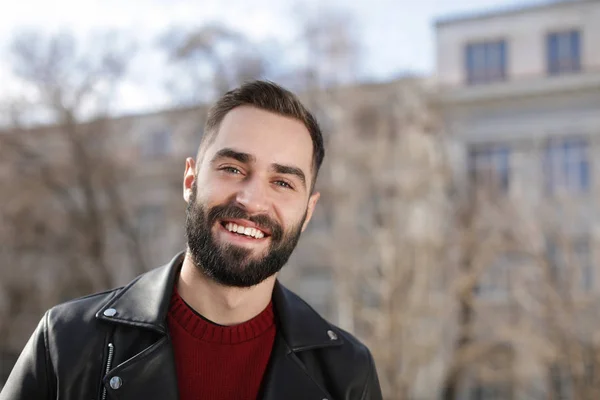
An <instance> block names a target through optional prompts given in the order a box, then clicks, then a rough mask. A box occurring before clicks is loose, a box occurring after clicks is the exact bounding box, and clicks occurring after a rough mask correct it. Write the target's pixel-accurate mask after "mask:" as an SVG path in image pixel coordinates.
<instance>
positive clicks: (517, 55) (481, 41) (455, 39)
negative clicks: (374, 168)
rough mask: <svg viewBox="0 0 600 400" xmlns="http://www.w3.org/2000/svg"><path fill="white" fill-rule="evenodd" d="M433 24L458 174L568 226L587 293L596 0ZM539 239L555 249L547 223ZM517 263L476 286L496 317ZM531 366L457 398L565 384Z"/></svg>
mask: <svg viewBox="0 0 600 400" xmlns="http://www.w3.org/2000/svg"><path fill="white" fill-rule="evenodd" d="M435 27H436V41H437V80H438V83H439V85H440V96H441V98H440V100H441V104H442V110H443V115H444V120H445V122H446V126H447V129H448V131H449V133H450V135H451V137H452V138H453V139H454V141H455V142H456V143H458V144H459V146H458V147H457V148H458V149H459V153H460V154H457V156H458V159H461V160H462V163H461V164H460V165H462V166H464V167H465V168H461V169H460V174H462V178H463V179H464V180H465V181H470V182H475V183H485V184H488V185H492V186H493V187H494V189H496V193H497V195H498V196H506V197H508V198H509V199H512V200H514V201H515V202H516V203H517V204H518V205H519V207H520V208H522V209H524V210H527V211H526V212H525V214H527V213H529V212H530V214H531V215H532V216H533V215H536V218H539V216H540V215H542V213H545V214H543V215H545V216H546V217H547V218H548V219H549V220H550V221H547V222H548V223H547V225H548V226H555V227H557V230H558V229H560V230H561V231H566V232H568V235H569V236H570V237H571V238H572V239H573V242H574V243H575V244H574V252H575V254H576V256H577V257H578V258H579V259H580V260H581V262H580V263H579V266H580V268H581V271H579V272H580V273H579V275H578V276H579V278H578V279H577V280H576V286H577V287H576V288H575V290H576V292H577V293H579V294H580V295H582V296H585V295H586V294H589V293H593V292H596V293H597V291H598V290H599V288H600V286H599V285H600V280H599V279H600V270H599V269H598V267H597V266H598V264H597V263H595V262H594V261H593V260H594V259H597V256H598V254H595V252H594V248H595V247H597V237H595V235H594V232H595V231H597V229H598V227H599V223H600V213H598V203H597V201H596V199H597V198H598V197H597V193H598V192H599V190H600V179H599V176H600V175H599V174H598V172H600V164H599V163H598V162H597V161H596V160H597V159H598V155H599V154H600V153H599V145H600V1H597V0H567V1H544V2H538V3H537V4H536V5H530V6H522V7H515V8H511V9H504V10H500V11H491V12H486V13H481V14H475V15H467V16H458V17H450V18H442V19H440V20H438V21H437V22H436V24H435ZM541 240H542V241H543V242H544V245H546V246H548V248H549V249H550V251H551V250H552V249H554V248H555V245H554V244H553V242H552V232H544V237H543V238H541ZM513 261H514V260H513ZM517 266H518V263H515V262H503V263H498V265H494V267H493V268H490V270H489V271H488V272H487V273H486V276H484V278H483V281H482V282H481V285H480V286H479V293H478V295H479V297H480V298H481V299H483V300H484V301H486V302H487V304H488V307H492V308H488V309H489V310H490V311H492V310H494V311H493V312H497V313H498V315H501V314H502V307H503V304H504V303H503V302H504V301H506V300H507V296H508V293H509V285H510V276H511V274H512V272H511V268H516V267H517ZM520 357H521V359H520V361H517V363H519V362H520V363H521V364H523V363H525V360H523V358H524V357H527V352H525V353H524V354H523V355H521V356H520ZM517 359H519V355H517ZM530 361H531V360H530ZM515 368H516V367H515ZM532 368H534V369H535V367H532ZM532 376H536V378H535V379H532V381H531V385H530V387H526V388H521V389H514V388H512V389H510V388H508V387H506V386H503V385H501V384H500V385H493V384H487V385H485V384H482V385H476V384H474V386H473V388H472V390H471V391H470V394H469V396H470V397H469V396H467V393H468V392H465V396H467V397H465V398H469V399H474V400H477V399H507V398H542V397H536V396H533V397H529V396H532V395H531V393H533V392H534V391H536V390H541V391H537V392H536V393H538V395H537V396H543V393H544V388H549V387H551V388H553V389H554V390H553V391H552V392H553V393H552V395H551V397H544V398H555V397H552V396H560V393H566V391H565V389H566V388H567V386H568V385H569V382H566V381H565V380H561V379H560V378H554V379H553V381H552V382H550V383H548V382H547V381H546V377H547V375H545V372H543V371H540V372H539V375H536V374H535V373H534V374H533V375H532ZM557 376H560V374H558V375H557ZM511 390H517V392H516V393H515V392H514V391H513V392H511ZM518 390H523V391H521V392H519V391H518ZM549 395H550V394H548V393H547V394H546V395H545V396H549ZM556 398H561V399H562V398H565V399H566V398H572V397H570V395H566V394H565V397H556Z"/></svg>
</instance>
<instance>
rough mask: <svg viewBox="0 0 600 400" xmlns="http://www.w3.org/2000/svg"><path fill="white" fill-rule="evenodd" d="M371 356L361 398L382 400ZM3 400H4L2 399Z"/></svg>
mask: <svg viewBox="0 0 600 400" xmlns="http://www.w3.org/2000/svg"><path fill="white" fill-rule="evenodd" d="M368 354H369V372H368V374H367V381H366V383H365V388H364V390H363V394H362V396H361V397H360V399H361V400H382V399H383V395H382V394H381V386H380V384H379V377H378V375H377V368H376V367H375V361H374V360H373V356H372V355H371V352H368ZM0 400H3V399H0Z"/></svg>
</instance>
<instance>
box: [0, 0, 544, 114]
mask: <svg viewBox="0 0 600 400" xmlns="http://www.w3.org/2000/svg"><path fill="white" fill-rule="evenodd" d="M4 1H5V5H4V6H3V7H2V12H1V13H0V51H6V47H7V43H8V41H9V39H10V37H11V35H12V34H13V33H14V32H16V31H18V30H20V29H23V28H35V29H40V30H42V31H46V32H53V31H57V30H60V29H68V30H71V31H73V32H75V33H76V34H77V35H81V36H84V35H86V34H88V33H90V32H92V31H94V30H102V29H119V30H123V31H125V32H128V33H130V34H132V35H133V36H135V37H136V38H137V39H138V40H140V41H141V42H142V43H144V42H145V43H147V44H149V43H150V40H153V39H154V38H155V37H156V35H157V34H159V33H160V32H162V31H164V30H165V29H167V28H169V27H173V26H179V27H194V26H200V25H202V24H203V23H206V22H211V21H213V22H214V21H218V22H222V23H224V24H226V25H228V26H232V27H235V28H237V29H239V30H240V31H242V32H244V33H245V34H246V35H247V36H249V37H250V38H252V39H253V40H256V41H262V40H266V39H268V38H269V37H273V36H275V37H278V38H284V39H285V38H290V37H291V36H292V35H293V32H291V30H290V26H291V25H292V24H290V21H293V19H294V15H295V12H297V11H295V10H298V9H306V10H313V11H314V10H317V11H318V10H319V7H323V6H324V5H325V6H326V7H328V8H338V9H341V10H344V11H346V12H349V13H350V14H351V15H352V16H353V17H354V18H355V21H356V28H357V34H358V37H359V39H360V45H361V48H362V53H361V54H362V76H363V77H364V78H365V79H369V80H385V79H390V78H393V77H394V76H398V75H400V74H402V73H405V72H416V73H420V74H430V73H432V72H433V71H434V69H435V41H434V38H435V36H434V22H435V20H436V19H438V18H440V17H448V16H453V15H461V14H464V13H476V12H482V11H488V10H498V9H502V8H505V7H513V6H520V5H525V4H529V3H531V2H532V1H534V0H416V1H415V0H354V1H353V0H296V1H294V2H293V0H290V1H285V0H271V1H269V0H252V1H247V0H195V1H193V0H188V1H184V0H127V1H123V0H53V1H45V0H19V1H17V2H10V5H8V4H9V3H8V0H4ZM535 1H538V2H539V1H540V0H535ZM2 60H6V58H5V57H0V96H1V93H2V92H7V89H6V88H7V87H8V86H9V85H10V82H11V75H10V73H9V68H8V66H7V65H6V61H4V64H3V61H2ZM143 60H144V61H143V62H141V63H138V64H137V65H133V66H132V68H133V75H135V76H136V77H137V78H136V79H134V80H132V81H131V82H129V83H128V85H126V86H125V87H124V89H122V90H123V93H121V96H120V97H121V103H122V104H121V107H122V108H123V109H125V110H127V111H134V112H135V111H139V110H144V109H148V108H152V107H157V106H160V102H161V100H160V99H159V98H161V96H163V94H162V93H161V91H160V90H159V89H158V87H157V85H156V84H153V83H152V82H153V76H152V75H153V74H152V70H153V68H155V69H156V68H160V65H158V64H159V62H160V61H159V60H158V59H157V58H152V56H151V55H150V54H148V55H147V56H146V57H145V58H143ZM163 100H164V99H163Z"/></svg>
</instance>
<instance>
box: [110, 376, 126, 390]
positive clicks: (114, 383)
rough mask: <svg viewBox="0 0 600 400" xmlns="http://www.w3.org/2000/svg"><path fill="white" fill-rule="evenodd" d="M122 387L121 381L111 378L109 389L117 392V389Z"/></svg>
mask: <svg viewBox="0 0 600 400" xmlns="http://www.w3.org/2000/svg"><path fill="white" fill-rule="evenodd" d="M122 385H123V380H122V379H121V378H120V377H118V376H113V377H112V378H110V387H111V388H112V389H115V390H117V389H118V388H120V387H121V386H122Z"/></svg>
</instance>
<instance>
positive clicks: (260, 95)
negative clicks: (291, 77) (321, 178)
mask: <svg viewBox="0 0 600 400" xmlns="http://www.w3.org/2000/svg"><path fill="white" fill-rule="evenodd" d="M244 105H248V106H253V107H256V108H258V109H261V110H265V111H271V112H273V113H276V114H279V115H283V116H286V117H291V118H294V119H296V120H298V121H300V122H302V123H303V124H304V126H305V127H306V129H308V132H309V133H310V137H311V139H312V143H313V157H312V168H313V174H312V178H313V179H312V185H311V191H312V189H314V185H315V182H316V180H317V175H318V173H319V169H320V168H321V164H322V163H323V158H325V146H324V144H323V134H322V132H321V128H320V127H319V124H318V122H317V120H316V118H315V117H314V116H313V115H312V114H311V113H310V111H309V110H308V109H307V108H306V107H305V106H304V105H303V104H302V102H301V101H300V99H298V97H297V96H296V95H295V94H293V93H292V92H290V91H289V90H287V89H284V88H283V87H281V86H279V85H277V84H276V83H273V82H271V81H262V80H257V81H251V82H247V83H244V84H243V85H241V86H240V87H238V88H236V89H233V90H230V91H229V92H227V93H225V94H224V95H223V96H222V97H221V98H220V99H219V100H217V102H216V103H215V104H214V105H213V106H212V107H211V108H210V110H209V111H208V118H207V120H206V124H205V126H204V135H203V136H202V139H201V141H200V147H199V149H198V159H200V157H201V155H202V153H204V151H205V150H206V148H207V147H208V146H209V145H210V144H211V143H213V142H214V140H215V138H216V136H217V133H218V132H219V127H220V125H221V122H222V121H223V119H224V118H225V115H227V113H228V112H229V111H231V110H233V109H234V108H236V107H240V106H244Z"/></svg>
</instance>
